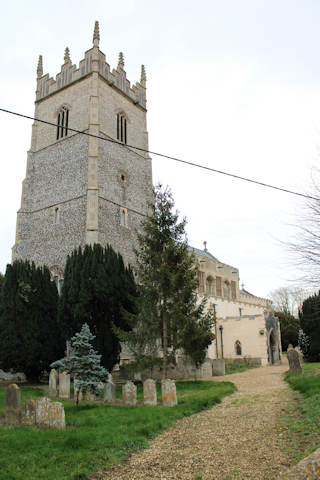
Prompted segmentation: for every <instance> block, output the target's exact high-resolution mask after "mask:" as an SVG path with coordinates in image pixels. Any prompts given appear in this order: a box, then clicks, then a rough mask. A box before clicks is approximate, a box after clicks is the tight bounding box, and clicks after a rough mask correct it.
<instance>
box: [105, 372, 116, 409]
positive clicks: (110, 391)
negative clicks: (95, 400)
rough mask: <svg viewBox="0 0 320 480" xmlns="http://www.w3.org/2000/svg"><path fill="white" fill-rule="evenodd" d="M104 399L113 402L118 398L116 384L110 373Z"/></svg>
mask: <svg viewBox="0 0 320 480" xmlns="http://www.w3.org/2000/svg"><path fill="white" fill-rule="evenodd" d="M103 400H104V401H105V402H106V403H112V402H114V401H115V400H116V386H115V384H114V383H113V381H112V377H111V375H109V381H108V382H107V383H105V385H104V393H103Z"/></svg>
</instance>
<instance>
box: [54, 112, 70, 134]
mask: <svg viewBox="0 0 320 480" xmlns="http://www.w3.org/2000/svg"><path fill="white" fill-rule="evenodd" d="M68 125H69V110H68V108H67V107H65V106H64V107H62V108H61V110H60V112H59V113H58V121H57V140H59V138H63V137H66V136H67V135H68Z"/></svg>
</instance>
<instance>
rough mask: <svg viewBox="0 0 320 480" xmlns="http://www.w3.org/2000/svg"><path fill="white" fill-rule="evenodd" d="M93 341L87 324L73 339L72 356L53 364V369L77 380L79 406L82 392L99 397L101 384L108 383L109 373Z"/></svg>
mask: <svg viewBox="0 0 320 480" xmlns="http://www.w3.org/2000/svg"><path fill="white" fill-rule="evenodd" d="M93 339H94V335H92V333H91V332H90V329H89V327H88V325H87V324H86V323H85V324H84V325H82V328H81V331H80V332H79V333H76V334H75V336H74V337H72V339H71V354H70V355H69V356H67V357H65V358H62V359H61V360H58V361H57V362H54V363H52V364H51V367H52V368H58V369H60V370H62V371H63V372H66V373H69V374H70V375H72V376H73V378H76V382H77V390H78V394H77V395H76V404H77V406H78V403H79V393H80V392H82V393H83V394H86V393H87V392H90V393H93V394H95V395H99V393H100V389H99V388H98V386H99V384H100V383H101V382H103V383H106V382H107V381H108V372H107V370H106V369H105V368H104V367H101V365H100V360H101V355H98V354H97V352H95V351H94V348H93V347H92V341H93Z"/></svg>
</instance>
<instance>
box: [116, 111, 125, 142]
mask: <svg viewBox="0 0 320 480" xmlns="http://www.w3.org/2000/svg"><path fill="white" fill-rule="evenodd" d="M117 140H119V142H122V143H127V118H126V116H125V114H124V113H118V115H117Z"/></svg>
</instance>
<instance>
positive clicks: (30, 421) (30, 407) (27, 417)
mask: <svg viewBox="0 0 320 480" xmlns="http://www.w3.org/2000/svg"><path fill="white" fill-rule="evenodd" d="M36 406H37V402H36V401H35V400H28V401H27V402H26V403H25V404H24V405H23V409H22V424H23V425H24V426H25V427H30V426H32V425H35V423H36Z"/></svg>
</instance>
